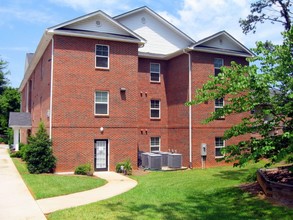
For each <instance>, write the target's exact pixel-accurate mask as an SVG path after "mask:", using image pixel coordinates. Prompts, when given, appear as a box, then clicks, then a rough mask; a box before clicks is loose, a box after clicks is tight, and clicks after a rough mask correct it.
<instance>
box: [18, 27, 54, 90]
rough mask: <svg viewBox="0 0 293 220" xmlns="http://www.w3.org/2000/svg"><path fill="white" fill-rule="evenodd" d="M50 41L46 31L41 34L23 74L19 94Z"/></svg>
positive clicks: (50, 36) (50, 37)
mask: <svg viewBox="0 0 293 220" xmlns="http://www.w3.org/2000/svg"><path fill="white" fill-rule="evenodd" d="M51 39H52V35H50V34H48V33H47V31H45V33H44V34H43V36H42V38H41V41H40V43H39V44H38V47H37V49H36V52H35V53H34V56H33V58H32V61H31V62H30V64H29V66H28V68H27V70H26V71H25V73H24V77H23V79H22V81H21V83H20V86H19V89H18V91H19V92H21V91H22V90H23V88H24V86H25V84H26V82H27V81H28V79H29V78H30V76H31V74H32V72H33V71H34V69H35V68H36V66H37V64H38V62H39V60H40V58H41V57H42V55H43V53H44V51H45V50H46V48H47V46H48V45H49V43H50V42H51Z"/></svg>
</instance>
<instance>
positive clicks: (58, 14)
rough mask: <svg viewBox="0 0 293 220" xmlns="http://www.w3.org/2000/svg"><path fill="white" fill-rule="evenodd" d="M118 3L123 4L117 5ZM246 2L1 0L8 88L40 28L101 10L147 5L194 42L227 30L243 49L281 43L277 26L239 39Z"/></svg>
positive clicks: (0, 48)
mask: <svg viewBox="0 0 293 220" xmlns="http://www.w3.org/2000/svg"><path fill="white" fill-rule="evenodd" d="M122 2H123V3H122ZM250 3H251V1H250V0H123V1H121V0H42V1H40V0H0V30H1V34H0V56H1V58H2V59H3V60H5V61H7V62H8V68H7V69H8V70H9V71H10V72H11V74H10V75H9V76H8V78H9V80H10V83H11V84H10V85H11V86H13V87H18V86H19V85H20V83H21V80H22V77H23V75H24V61H25V55H26V53H33V52H35V50H36V48H37V45H38V43H39V40H40V39H41V36H42V34H43V33H44V31H45V29H46V28H48V27H51V26H54V25H57V24H59V23H62V22H65V21H67V20H71V19H74V18H76V17H79V16H82V15H85V14H87V13H90V12H93V11H97V10H102V11H104V12H105V13H107V14H109V15H110V16H116V15H119V14H121V13H124V12H127V11H129V10H133V9H135V8H138V7H141V6H148V7H149V8H151V9H152V10H154V11H155V12H157V13H158V14H160V15H161V16H162V17H164V18H165V19H166V20H168V21H169V22H171V23H172V24H174V25H175V26H176V27H178V28H179V29H180V30H182V31H183V32H185V33H186V34H187V35H189V36H190V37H191V38H193V39H194V40H196V41H198V40H200V39H202V38H204V37H207V36H209V35H212V34H214V33H216V32H219V31H222V30H226V31H227V32H229V33H230V34H232V35H233V36H234V37H235V38H236V39H237V40H239V41H240V42H241V43H243V44H244V45H245V46H247V47H248V48H252V47H254V45H255V41H259V40H271V41H273V42H275V43H280V42H281V39H282V38H281V35H280V32H281V31H282V30H283V28H282V26H281V25H279V24H274V25H272V24H270V23H267V24H263V25H259V26H258V29H257V32H256V34H252V33H251V34H248V35H244V34H243V33H242V30H241V28H240V26H239V23H238V21H239V18H245V17H246V16H247V15H248V14H249V11H250Z"/></svg>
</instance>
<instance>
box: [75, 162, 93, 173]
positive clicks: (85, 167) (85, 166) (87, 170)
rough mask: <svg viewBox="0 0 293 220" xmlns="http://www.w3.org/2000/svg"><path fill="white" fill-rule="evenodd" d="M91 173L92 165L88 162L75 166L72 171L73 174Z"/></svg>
mask: <svg viewBox="0 0 293 220" xmlns="http://www.w3.org/2000/svg"><path fill="white" fill-rule="evenodd" d="M93 173H94V172H93V169H92V166H91V165H90V164H89V163H87V164H82V165H79V166H78V167H76V168H75V171H74V174H76V175H87V176H92V175H93Z"/></svg>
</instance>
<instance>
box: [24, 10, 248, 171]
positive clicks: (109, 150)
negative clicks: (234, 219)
mask: <svg viewBox="0 0 293 220" xmlns="http://www.w3.org/2000/svg"><path fill="white" fill-rule="evenodd" d="M250 56H252V53H251V52H250V51H249V50H248V49H247V48H246V47H245V46H243V45H242V44H241V43H239V42H238V41H237V40H236V39H234V38H233V37H232V36H231V35H229V34H228V33H227V32H225V31H222V32H219V33H216V34H214V35H212V36H210V37H207V38H205V39H203V40H200V41H198V42H196V41H194V40H193V39H192V38H190V37H189V36H187V35H186V34H185V33H183V32H182V31H180V30H178V29H177V28H176V27H174V26H173V25H172V24H170V23H169V22H167V21H166V20H164V19H163V18H162V17H160V16H159V15H158V14H156V13H155V12H154V11H152V10H151V9H149V8H147V7H142V8H138V9H135V10H133V11H130V12H127V13H125V14H122V15H119V16H116V17H110V16H108V15H107V14H105V13H104V12H102V11H97V12H94V13H91V14H88V15H85V16H82V17H79V18H76V19H73V20H70V21H67V22H64V23H62V24H59V25H56V26H54V27H51V28H48V29H47V30H46V31H45V32H44V35H43V36H42V38H41V40H40V43H39V45H38V47H37V49H36V52H35V53H34V54H28V56H27V62H26V68H25V75H24V78H23V81H22V83H21V85H20V91H21V94H22V107H21V108H22V112H29V113H30V114H31V119H32V128H31V129H30V130H24V129H22V130H21V141H22V142H26V139H27V136H28V135H29V134H30V133H35V132H36V130H37V127H38V125H39V123H40V121H41V120H42V121H44V123H45V125H46V127H47V130H48V132H49V135H50V137H51V138H52V141H53V152H54V155H55V156H56V157H57V168H56V171H57V172H65V171H73V170H74V168H75V167H76V166H78V165H80V164H84V163H91V164H92V165H93V166H94V168H95V169H96V170H98V171H99V170H114V169H115V164H116V163H118V162H121V161H124V160H125V159H128V158H129V159H131V161H132V164H133V165H134V167H135V166H136V164H137V161H138V152H142V151H143V152H149V151H152V150H160V151H176V152H178V153H182V155H183V165H184V166H188V167H189V166H191V167H201V166H202V156H201V146H202V144H203V143H205V144H206V146H207V156H206V157H205V164H206V166H207V167H211V166H217V165H218V163H217V162H216V158H219V157H221V156H222V155H221V153H220V149H221V147H224V146H225V142H224V141H223V140H222V139H221V137H222V135H223V133H224V130H226V129H227V128H229V127H231V126H232V125H233V124H235V123H236V122H238V121H239V120H240V118H241V117H240V116H239V115H237V116H236V115H235V116H229V117H226V118H223V119H220V120H217V121H214V122H212V123H210V124H208V125H203V124H202V123H201V122H202V120H203V119H205V118H206V117H208V115H209V114H210V112H213V111H215V109H217V108H221V107H222V106H223V105H224V103H225V100H216V101H215V102H209V103H205V104H202V105H198V106H192V107H186V106H185V105H184V103H185V102H186V101H188V100H189V99H190V98H192V95H193V92H194V90H195V88H200V87H201V86H202V84H203V83H205V82H206V81H207V80H208V76H209V75H210V74H216V73H217V72H218V71H219V68H220V66H222V65H227V66H229V65H230V62H231V61H236V62H239V63H242V64H245V63H246V61H245V58H246V57H250ZM235 141H237V140H235ZM220 164H221V163H220Z"/></svg>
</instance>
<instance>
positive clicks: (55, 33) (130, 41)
mask: <svg viewBox="0 0 293 220" xmlns="http://www.w3.org/2000/svg"><path fill="white" fill-rule="evenodd" d="M49 33H52V34H54V35H62V36H70V37H83V38H91V39H101V40H113V41H120V42H128V43H137V44H144V42H141V41H140V40H135V39H134V40H131V39H129V40H127V39H119V38H115V37H102V36H93V35H89V34H79V33H72V32H70V33H69V32H64V31H62V30H52V31H51V30H50V31H49Z"/></svg>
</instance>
